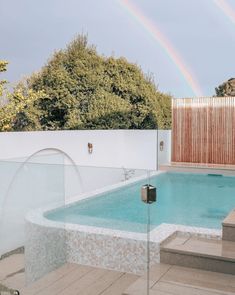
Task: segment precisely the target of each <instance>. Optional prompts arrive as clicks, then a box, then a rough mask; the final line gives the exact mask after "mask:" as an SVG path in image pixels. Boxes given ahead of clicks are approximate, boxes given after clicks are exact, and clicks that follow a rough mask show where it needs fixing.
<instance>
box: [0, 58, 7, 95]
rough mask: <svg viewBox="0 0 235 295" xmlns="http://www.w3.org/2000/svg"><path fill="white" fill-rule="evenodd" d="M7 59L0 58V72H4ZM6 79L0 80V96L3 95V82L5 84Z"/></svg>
mask: <svg viewBox="0 0 235 295" xmlns="http://www.w3.org/2000/svg"><path fill="white" fill-rule="evenodd" d="M7 64H8V62H7V61H3V60H0V73H2V72H5V71H6V70H7ZM6 82H7V81H6V80H0V97H2V95H3V90H4V84H6Z"/></svg>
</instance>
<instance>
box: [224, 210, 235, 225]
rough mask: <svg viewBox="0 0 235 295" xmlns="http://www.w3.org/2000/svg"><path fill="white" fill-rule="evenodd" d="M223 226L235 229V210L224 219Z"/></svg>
mask: <svg viewBox="0 0 235 295" xmlns="http://www.w3.org/2000/svg"><path fill="white" fill-rule="evenodd" d="M222 224H223V226H230V227H235V209H233V211H231V212H230V213H229V215H228V216H227V217H226V218H225V219H224V221H223V223H222Z"/></svg>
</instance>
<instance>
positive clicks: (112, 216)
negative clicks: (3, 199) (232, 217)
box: [45, 173, 235, 233]
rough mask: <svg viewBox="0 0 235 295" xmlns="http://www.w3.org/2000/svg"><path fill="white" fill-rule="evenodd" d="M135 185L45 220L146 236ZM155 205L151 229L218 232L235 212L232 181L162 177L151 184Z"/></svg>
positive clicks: (217, 177)
mask: <svg viewBox="0 0 235 295" xmlns="http://www.w3.org/2000/svg"><path fill="white" fill-rule="evenodd" d="M145 183H146V180H144V181H138V182H136V183H133V184H129V185H127V186H124V187H122V188H119V189H115V190H113V191H110V192H106V193H104V194H101V195H98V196H96V197H91V198H87V199H84V200H82V201H79V202H76V203H74V204H72V205H70V206H68V207H62V208H59V209H56V210H54V211H51V212H48V213H46V214H45V217H46V218H47V219H50V220H53V221H59V222H65V223H72V224H80V225H88V226H95V227H105V228H111V229H117V230H124V231H131V232H139V233H144V232H146V223H147V205H146V204H144V203H143V202H141V200H140V188H141V186H142V185H143V184H145ZM151 184H152V185H154V186H156V187H157V191H158V200H157V203H155V204H152V205H150V216H151V218H150V221H151V229H153V228H155V227H156V226H158V225H160V224H162V223H170V224H180V225H189V226H196V227H205V228H214V229H219V228H221V222H222V220H223V219H224V218H225V217H226V215H227V214H228V213H229V211H231V210H232V209H233V208H234V207H235V177H225V176H221V175H202V174H188V173H187V174H186V173H185V174H184V173H162V174H160V175H157V176H155V177H152V178H151Z"/></svg>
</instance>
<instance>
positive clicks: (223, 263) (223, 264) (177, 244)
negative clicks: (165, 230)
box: [160, 236, 235, 275]
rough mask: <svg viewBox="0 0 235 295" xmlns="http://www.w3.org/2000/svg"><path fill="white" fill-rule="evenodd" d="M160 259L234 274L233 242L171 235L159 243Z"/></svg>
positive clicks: (234, 250)
mask: <svg viewBox="0 0 235 295" xmlns="http://www.w3.org/2000/svg"><path fill="white" fill-rule="evenodd" d="M160 261H161V262H162V263H168V264H173V265H179V266H185V267H192V268H197V269H203V270H208V271H214V272H221V273H226V274H234V275H235V242H231V241H225V240H210V239H206V238H198V237H189V236H187V237H183V236H173V237H172V239H168V240H167V241H166V242H165V243H164V244H162V245H161V249H160Z"/></svg>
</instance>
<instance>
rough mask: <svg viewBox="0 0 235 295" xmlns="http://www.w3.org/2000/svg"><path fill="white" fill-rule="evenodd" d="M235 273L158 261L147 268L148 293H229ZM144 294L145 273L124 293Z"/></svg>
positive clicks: (227, 294)
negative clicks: (148, 270) (148, 272)
mask: <svg viewBox="0 0 235 295" xmlns="http://www.w3.org/2000/svg"><path fill="white" fill-rule="evenodd" d="M234 282H235V276H234V275H231V274H222V273H217V272H211V271H205V270H200V269H194V268H189V267H182V266H176V265H169V264H163V263H159V264H156V265H154V266H153V267H152V268H151V269H150V276H149V295H170V294H171V295H220V294H221V295H222V294H223V295H225V294H226V295H232V294H235V283H234ZM145 294H147V276H146V275H145V276H142V277H140V278H139V279H137V280H136V281H135V282H134V283H132V284H131V285H130V286H129V287H128V289H126V290H125V292H124V293H123V295H145Z"/></svg>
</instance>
